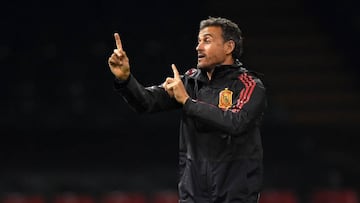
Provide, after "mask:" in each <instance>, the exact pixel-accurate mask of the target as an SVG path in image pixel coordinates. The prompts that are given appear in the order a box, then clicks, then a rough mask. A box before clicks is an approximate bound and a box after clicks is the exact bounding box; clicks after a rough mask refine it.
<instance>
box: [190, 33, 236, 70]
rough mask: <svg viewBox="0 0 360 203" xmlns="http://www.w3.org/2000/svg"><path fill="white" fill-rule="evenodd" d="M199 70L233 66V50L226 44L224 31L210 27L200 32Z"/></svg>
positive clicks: (197, 48) (198, 46)
mask: <svg viewBox="0 0 360 203" xmlns="http://www.w3.org/2000/svg"><path fill="white" fill-rule="evenodd" d="M196 51H197V53H198V63H197V67H198V68H214V67H215V66H216V65H219V64H223V65H226V64H232V56H231V50H230V51H229V45H228V42H224V39H223V37H222V29H221V27H217V26H209V27H205V28H204V29H202V30H200V32H199V36H198V45H197V47H196Z"/></svg>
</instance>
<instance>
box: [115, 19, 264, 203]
mask: <svg viewBox="0 0 360 203" xmlns="http://www.w3.org/2000/svg"><path fill="white" fill-rule="evenodd" d="M114 36H115V41H116V46H117V48H116V49H115V50H114V52H113V54H112V55H111V56H110V57H109V60H108V63H109V66H110V70H111V72H112V73H113V74H114V76H115V83H114V85H115V89H116V90H117V91H118V92H119V93H120V94H121V95H122V96H123V98H124V99H125V101H126V102H127V103H128V104H129V105H130V106H131V107H132V108H133V109H134V110H135V111H137V112H140V113H148V112H156V111H165V110H170V109H174V108H178V109H181V110H182V118H181V123H180V137H179V138H180V139H179V168H180V177H179V184H178V190H179V202H181V203H183V202H184V203H185V202H186V203H190V202H196V203H203V202H214V203H223V202H246V203H250V202H251V203H255V202H258V199H259V194H260V191H261V186H262V175H263V167H262V156H263V155H262V154H263V149H262V144H261V137H260V125H261V120H262V116H263V113H264V111H265V108H266V95H265V88H264V86H263V84H262V82H261V81H260V79H259V78H258V77H257V75H256V74H255V73H253V72H251V71H248V70H247V69H245V68H244V67H243V65H242V64H241V63H240V61H239V58H240V56H241V54H242V49H243V47H242V46H243V45H242V33H241V30H240V29H239V27H238V26H237V25H236V24H235V23H233V22H232V21H230V20H228V19H226V18H220V17H218V18H214V17H209V18H208V19H205V20H202V21H201V22H200V29H199V34H198V44H197V47H196V50H197V53H198V62H197V68H194V69H189V70H188V71H186V73H185V74H184V75H180V74H179V72H178V70H177V68H176V66H175V65H174V64H173V65H172V70H173V73H174V77H168V78H166V80H165V82H163V83H162V84H161V85H158V86H151V87H143V86H142V85H141V84H140V83H139V82H138V81H137V80H136V78H135V77H134V76H133V75H132V74H131V72H130V65H129V59H128V57H127V55H126V53H125V51H124V50H123V48H122V42H121V40H120V37H119V35H118V34H117V33H115V34H114Z"/></svg>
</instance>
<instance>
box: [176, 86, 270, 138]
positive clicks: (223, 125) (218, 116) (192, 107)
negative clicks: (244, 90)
mask: <svg viewBox="0 0 360 203" xmlns="http://www.w3.org/2000/svg"><path fill="white" fill-rule="evenodd" d="M238 102H239V103H238V104H237V105H235V107H234V108H230V109H227V110H223V109H221V108H219V107H218V106H215V105H212V104H208V103H205V102H202V101H197V100H192V99H188V100H187V101H186V102H185V104H184V107H183V108H184V112H185V113H186V114H187V115H189V116H193V117H195V118H197V119H200V120H202V121H203V122H204V123H206V124H207V125H209V126H212V127H215V128H216V129H218V130H220V131H223V132H225V133H226V134H230V135H235V136H236V135H240V134H242V133H243V132H245V131H246V130H247V129H248V127H250V126H252V125H257V124H258V121H259V120H261V117H262V115H263V113H264V111H265V109H266V106H267V102H266V95H265V88H264V86H263V85H262V83H261V82H260V83H256V85H255V87H254V89H253V91H252V93H251V95H250V97H249V98H248V100H245V102H241V101H240V100H239V99H238ZM240 103H241V105H240Z"/></svg>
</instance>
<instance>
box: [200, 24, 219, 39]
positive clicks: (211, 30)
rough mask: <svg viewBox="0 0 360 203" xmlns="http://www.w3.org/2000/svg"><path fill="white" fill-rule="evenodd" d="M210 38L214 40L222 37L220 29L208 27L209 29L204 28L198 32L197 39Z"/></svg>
mask: <svg viewBox="0 0 360 203" xmlns="http://www.w3.org/2000/svg"><path fill="white" fill-rule="evenodd" d="M209 35H210V36H211V37H214V38H219V37H222V29H221V27H219V26H209V27H205V28H203V29H201V30H200V31H199V36H198V37H199V38H202V37H206V36H209Z"/></svg>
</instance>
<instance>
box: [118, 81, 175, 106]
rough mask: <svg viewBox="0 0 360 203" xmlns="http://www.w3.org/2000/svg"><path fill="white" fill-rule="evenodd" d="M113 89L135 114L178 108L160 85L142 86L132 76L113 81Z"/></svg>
mask: <svg viewBox="0 0 360 203" xmlns="http://www.w3.org/2000/svg"><path fill="white" fill-rule="evenodd" d="M114 88H115V91H117V92H118V93H119V94H120V95H121V96H122V97H123V99H124V100H125V102H126V103H127V104H129V106H130V107H131V108H132V109H133V110H134V111H136V112H137V113H152V112H160V111H165V110H170V109H176V108H180V107H181V104H179V103H178V102H176V100H175V99H173V98H171V97H170V96H169V95H168V94H167V92H166V91H165V90H164V88H163V87H162V86H161V85H158V86H155V85H154V86H149V87H144V86H142V85H141V84H140V83H139V82H138V81H137V80H136V78H135V77H134V76H133V75H130V77H129V78H128V80H126V81H121V80H118V79H115V80H114Z"/></svg>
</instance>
